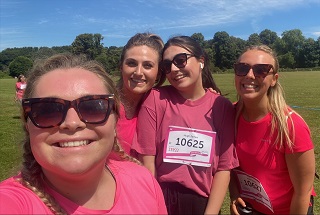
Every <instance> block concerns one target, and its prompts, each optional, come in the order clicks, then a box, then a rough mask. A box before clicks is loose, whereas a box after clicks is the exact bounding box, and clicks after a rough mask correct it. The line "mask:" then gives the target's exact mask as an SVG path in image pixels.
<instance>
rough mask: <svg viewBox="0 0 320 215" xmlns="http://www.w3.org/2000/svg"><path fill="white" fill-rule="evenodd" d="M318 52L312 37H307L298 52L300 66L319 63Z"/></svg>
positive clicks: (307, 66)
mask: <svg viewBox="0 0 320 215" xmlns="http://www.w3.org/2000/svg"><path fill="white" fill-rule="evenodd" d="M319 59H320V53H319V49H317V44H316V41H314V39H312V38H309V39H307V40H306V41H305V42H304V43H303V45H302V50H301V52H300V61H301V66H302V67H304V68H310V67H316V66H318V65H319Z"/></svg>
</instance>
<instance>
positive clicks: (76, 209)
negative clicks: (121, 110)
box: [0, 160, 167, 214]
mask: <svg viewBox="0 0 320 215" xmlns="http://www.w3.org/2000/svg"><path fill="white" fill-rule="evenodd" d="M107 165H108V167H109V169H110V170H111V171H112V173H113V175H114V177H115V179H116V186H117V188H116V196H115V201H114V205H113V207H112V208H110V210H91V209H87V208H84V207H82V206H79V205H77V204H75V203H74V202H72V201H70V200H69V199H67V198H65V197H64V196H62V195H60V194H59V193H57V192H55V191H54V190H52V189H51V188H49V187H46V190H47V192H48V193H50V194H51V195H52V196H53V197H54V198H55V199H56V200H57V201H58V202H59V204H60V205H61V206H62V207H63V208H64V209H65V210H66V212H67V213H68V214H167V211H166V206H165V203H164V199H163V194H162V191H161V189H160V186H159V184H158V183H157V181H156V180H155V179H154V177H153V176H152V175H151V174H150V172H149V171H148V170H146V169H145V168H144V167H142V166H139V165H137V164H135V163H132V162H128V161H115V160H110V161H109V162H108V163H107ZM0 205H1V207H0V214H52V212H51V211H50V210H49V209H48V208H47V207H46V206H45V204H44V203H43V202H42V201H41V200H40V199H39V198H38V197H37V196H36V195H35V194H34V193H33V192H32V191H30V190H29V189H27V188H25V187H24V186H22V185H21V184H20V183H18V182H16V181H15V180H14V178H13V177H12V178H9V179H7V180H6V181H3V182H1V184H0Z"/></svg>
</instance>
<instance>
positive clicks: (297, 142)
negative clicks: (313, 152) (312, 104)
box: [285, 113, 314, 153]
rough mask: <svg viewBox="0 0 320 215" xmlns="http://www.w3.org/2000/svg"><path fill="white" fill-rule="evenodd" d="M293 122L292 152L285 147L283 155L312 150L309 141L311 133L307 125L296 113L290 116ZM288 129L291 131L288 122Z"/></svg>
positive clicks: (311, 144)
mask: <svg viewBox="0 0 320 215" xmlns="http://www.w3.org/2000/svg"><path fill="white" fill-rule="evenodd" d="M291 117H292V121H293V129H294V133H292V132H291V138H293V144H294V145H293V150H291V149H290V148H288V147H286V152H285V153H295V152H305V151H308V150H310V149H313V148H314V145H313V143H312V139H311V132H310V129H309V127H308V125H307V123H306V122H305V121H304V120H303V118H302V117H301V116H299V115H298V114H296V113H293V114H292V115H291ZM288 127H289V129H291V130H292V126H291V124H290V121H289V120H288Z"/></svg>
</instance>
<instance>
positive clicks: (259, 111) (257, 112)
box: [242, 100, 270, 122]
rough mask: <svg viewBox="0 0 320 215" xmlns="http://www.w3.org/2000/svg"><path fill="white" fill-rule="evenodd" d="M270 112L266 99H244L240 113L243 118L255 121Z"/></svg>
mask: <svg viewBox="0 0 320 215" xmlns="http://www.w3.org/2000/svg"><path fill="white" fill-rule="evenodd" d="M269 112H270V109H269V105H268V100H260V101H259V102H248V101H244V107H243V111H242V115H243V117H244V118H245V120H247V121H249V122H255V121H258V120H260V119H262V118H263V117H265V116H266V115H267V114H268V113H269Z"/></svg>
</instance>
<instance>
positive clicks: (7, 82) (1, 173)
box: [0, 72, 320, 214]
mask: <svg viewBox="0 0 320 215" xmlns="http://www.w3.org/2000/svg"><path fill="white" fill-rule="evenodd" d="M214 78H215V80H216V82H217V84H218V86H219V87H220V88H221V90H222V92H223V94H227V95H226V97H228V98H229V99H230V100H231V101H236V93H235V89H234V84H233V74H215V75H214ZM280 83H281V84H282V86H283V88H284V90H285V92H286V100H287V103H288V104H289V105H290V106H291V107H293V108H294V109H295V110H296V111H298V112H299V113H300V115H301V116H302V117H303V118H304V119H305V121H306V122H307V123H308V125H309V127H310V130H311V133H312V139H313V143H314V145H315V153H316V162H317V164H316V166H317V172H318V173H319V172H320V171H319V162H320V161H319V151H320V148H319V144H320V89H319V83H320V72H283V73H280ZM14 85H15V80H14V79H0V125H1V126H0V165H1V170H0V180H3V179H5V178H7V177H9V176H11V175H13V174H15V173H16V172H17V171H18V170H19V166H20V162H21V160H22V158H21V152H22V146H21V140H22V138H23V129H22V126H21V121H20V110H19V107H18V105H17V104H16V103H15V102H14V99H13V98H14ZM315 189H316V192H317V193H318V194H320V182H319V179H315ZM319 202H320V201H319V200H318V198H317V197H316V198H315V209H314V212H315V214H320V208H319V205H318V204H319ZM222 213H223V214H228V213H229V205H228V199H226V201H225V204H224V206H223V208H222Z"/></svg>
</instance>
